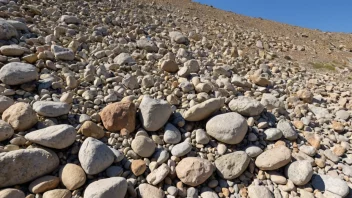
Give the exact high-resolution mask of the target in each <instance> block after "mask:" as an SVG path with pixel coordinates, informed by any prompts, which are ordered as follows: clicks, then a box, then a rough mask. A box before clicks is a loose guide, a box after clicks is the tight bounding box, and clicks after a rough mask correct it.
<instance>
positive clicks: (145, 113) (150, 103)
mask: <svg viewBox="0 0 352 198" xmlns="http://www.w3.org/2000/svg"><path fill="white" fill-rule="evenodd" d="M139 109H140V114H139V118H140V120H141V122H142V125H143V128H144V129H146V130H147V131H157V130H159V129H160V128H161V127H162V126H164V124H165V123H166V122H167V120H168V119H169V117H170V115H171V113H172V109H171V105H170V104H169V103H167V102H166V101H165V100H157V99H153V98H151V97H150V96H147V95H145V96H143V100H142V102H141V104H140V105H139Z"/></svg>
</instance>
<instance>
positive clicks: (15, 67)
mask: <svg viewBox="0 0 352 198" xmlns="http://www.w3.org/2000/svg"><path fill="white" fill-rule="evenodd" d="M37 78H38V71H37V69H36V67H34V66H33V65H31V64H27V63H18V62H13V63H8V64H6V65H4V66H3V67H1V69H0V80H1V81H2V82H3V83H5V84H7V85H20V84H23V83H27V82H30V81H33V80H37Z"/></svg>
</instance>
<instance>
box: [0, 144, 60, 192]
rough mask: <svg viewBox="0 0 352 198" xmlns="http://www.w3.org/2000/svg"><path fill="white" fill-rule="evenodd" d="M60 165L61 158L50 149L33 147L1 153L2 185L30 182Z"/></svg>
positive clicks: (0, 172) (0, 185) (0, 182)
mask: <svg viewBox="0 0 352 198" xmlns="http://www.w3.org/2000/svg"><path fill="white" fill-rule="evenodd" d="M58 166H59V158H58V157H57V155H56V154H55V153H54V152H52V151H49V150H44V149H39V148H33V149H22V150H16V151H10V152H6V153H1V154H0V167H1V169H0V175H1V177H0V187H6V186H12V185H17V184H23V183H26V182H29V181H31V180H33V179H35V178H37V177H40V176H43V175H45V174H48V173H51V172H52V171H54V170H55V169H56V168H57V167H58Z"/></svg>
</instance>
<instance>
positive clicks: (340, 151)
mask: <svg viewBox="0 0 352 198" xmlns="http://www.w3.org/2000/svg"><path fill="white" fill-rule="evenodd" d="M332 152H334V153H335V155H337V156H339V157H341V156H342V155H343V154H345V152H346V149H345V148H344V147H343V146H341V145H339V144H336V145H334V147H333V148H332Z"/></svg>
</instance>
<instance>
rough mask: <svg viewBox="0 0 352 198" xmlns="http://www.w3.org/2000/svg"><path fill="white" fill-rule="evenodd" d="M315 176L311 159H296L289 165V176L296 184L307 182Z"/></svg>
mask: <svg viewBox="0 0 352 198" xmlns="http://www.w3.org/2000/svg"><path fill="white" fill-rule="evenodd" d="M312 176H313V167H312V165H311V164H310V162H309V161H306V160H302V161H295V162H292V163H291V164H290V165H288V167H287V177H288V179H290V180H291V181H292V182H293V183H294V184H295V185H305V184H307V183H308V182H309V181H310V179H311V178H312Z"/></svg>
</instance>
